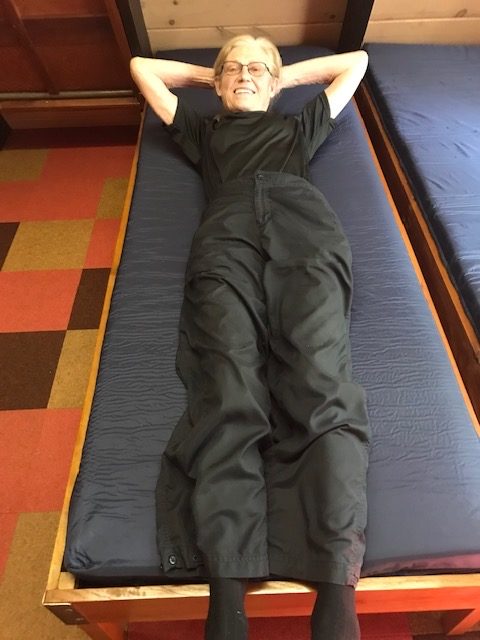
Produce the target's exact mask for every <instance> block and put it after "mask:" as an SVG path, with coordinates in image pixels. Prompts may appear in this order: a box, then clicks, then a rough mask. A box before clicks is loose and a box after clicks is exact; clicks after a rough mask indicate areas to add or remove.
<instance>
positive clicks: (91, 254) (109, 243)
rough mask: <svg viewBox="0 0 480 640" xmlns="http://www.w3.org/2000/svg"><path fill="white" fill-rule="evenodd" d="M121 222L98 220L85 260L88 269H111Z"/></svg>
mask: <svg viewBox="0 0 480 640" xmlns="http://www.w3.org/2000/svg"><path fill="white" fill-rule="evenodd" d="M119 228H120V220H118V219H113V220H97V221H96V222H95V225H94V227H93V231H92V235H91V238H90V245H89V247H88V252H87V257H86V259H85V265H84V266H85V268H86V269H95V268H100V267H111V266H112V262H113V253H114V250H115V244H116V242H117V237H118V230H119Z"/></svg>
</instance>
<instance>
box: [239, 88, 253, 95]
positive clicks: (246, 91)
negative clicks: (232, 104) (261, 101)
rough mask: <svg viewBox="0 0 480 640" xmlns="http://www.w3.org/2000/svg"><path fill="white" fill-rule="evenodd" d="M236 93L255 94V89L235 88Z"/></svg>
mask: <svg viewBox="0 0 480 640" xmlns="http://www.w3.org/2000/svg"><path fill="white" fill-rule="evenodd" d="M235 93H250V94H252V95H253V91H252V90H251V89H235Z"/></svg>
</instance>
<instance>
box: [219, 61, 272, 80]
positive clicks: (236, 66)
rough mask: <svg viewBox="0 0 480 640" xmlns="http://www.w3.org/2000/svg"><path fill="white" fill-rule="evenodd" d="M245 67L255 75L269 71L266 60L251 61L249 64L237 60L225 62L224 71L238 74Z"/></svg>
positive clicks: (261, 74) (228, 73) (229, 73)
mask: <svg viewBox="0 0 480 640" xmlns="http://www.w3.org/2000/svg"><path fill="white" fill-rule="evenodd" d="M243 67H247V69H248V73H249V74H250V75H251V76H255V77H259V76H263V74H264V73H265V71H268V67H267V65H266V64H265V63H264V62H249V63H248V64H242V63H241V62H237V61H236V60H231V61H229V62H225V63H224V65H223V71H224V73H226V74H227V75H236V74H237V73H240V72H241V71H242V69H243Z"/></svg>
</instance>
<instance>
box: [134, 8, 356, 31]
mask: <svg viewBox="0 0 480 640" xmlns="http://www.w3.org/2000/svg"><path fill="white" fill-rule="evenodd" d="M346 5H347V2H346V0H323V1H322V2H312V1H311V0H297V1H296V2H292V1H291V0H275V3H274V4H272V3H269V2H258V0H243V1H242V2H237V1H233V0H230V1H227V2H224V1H223V0H213V1H212V0H177V2H175V1H173V2H157V1H156V0H147V1H146V2H142V6H143V15H144V17H145V24H146V25H147V29H148V30H149V31H152V30H155V29H164V28H166V27H168V26H169V25H170V26H173V25H174V26H175V27H176V28H179V29H185V28H205V27H216V26H225V25H231V26H242V25H244V24H245V21H246V20H247V21H248V23H249V24H250V25H265V24H272V23H277V24H297V23H300V24H308V23H328V22H342V21H343V16H344V13H345V7H346Z"/></svg>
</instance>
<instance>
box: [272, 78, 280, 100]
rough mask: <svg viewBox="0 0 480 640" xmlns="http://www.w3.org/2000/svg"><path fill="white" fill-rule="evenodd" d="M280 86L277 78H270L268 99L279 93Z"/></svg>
mask: <svg viewBox="0 0 480 640" xmlns="http://www.w3.org/2000/svg"><path fill="white" fill-rule="evenodd" d="M280 90H281V85H280V79H279V78H272V84H271V86H270V97H271V98H273V97H274V96H276V95H277V94H279V93H280Z"/></svg>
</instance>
